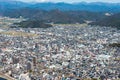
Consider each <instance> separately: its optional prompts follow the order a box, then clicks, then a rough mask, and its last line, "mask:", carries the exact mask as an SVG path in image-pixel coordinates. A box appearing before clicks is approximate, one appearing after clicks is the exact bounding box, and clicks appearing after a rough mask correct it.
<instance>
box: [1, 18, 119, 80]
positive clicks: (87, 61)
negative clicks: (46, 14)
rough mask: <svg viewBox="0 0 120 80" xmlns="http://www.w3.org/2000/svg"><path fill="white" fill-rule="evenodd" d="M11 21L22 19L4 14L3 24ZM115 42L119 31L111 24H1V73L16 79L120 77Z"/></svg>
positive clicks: (106, 79) (113, 79)
mask: <svg viewBox="0 0 120 80" xmlns="http://www.w3.org/2000/svg"><path fill="white" fill-rule="evenodd" d="M3 20H4V22H5V21H7V22H6V23H4V24H1V23H2V21H3ZM10 21H13V22H14V21H19V20H16V19H10V18H3V17H1V18H0V22H1V23H0V25H1V26H3V25H4V26H5V25H9V24H10V23H11V22H10ZM10 25H11V24H10ZM112 43H120V30H117V29H116V28H111V27H100V26H90V25H87V24H71V25H69V24H66V25H65V24H59V25H58V24H56V25H54V26H53V27H50V28H47V29H44V28H6V27H5V28H4V27H1V29H0V73H1V74H4V75H6V76H9V77H10V78H11V79H13V80H92V79H94V80H120V47H111V46H109V44H112Z"/></svg>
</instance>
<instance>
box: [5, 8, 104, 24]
mask: <svg viewBox="0 0 120 80" xmlns="http://www.w3.org/2000/svg"><path fill="white" fill-rule="evenodd" d="M4 16H8V17H12V18H18V17H20V16H22V17H24V18H27V19H30V20H40V21H44V22H47V23H48V22H53V23H84V22H85V20H88V21H96V20H99V19H102V18H104V17H105V15H104V13H100V12H89V11H61V10H58V9H56V10H50V11H46V10H40V9H33V8H22V9H14V10H9V11H5V12H4Z"/></svg>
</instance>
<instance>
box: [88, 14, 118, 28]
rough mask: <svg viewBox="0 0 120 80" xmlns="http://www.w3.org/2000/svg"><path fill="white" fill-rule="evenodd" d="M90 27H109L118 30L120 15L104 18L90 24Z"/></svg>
mask: <svg viewBox="0 0 120 80" xmlns="http://www.w3.org/2000/svg"><path fill="white" fill-rule="evenodd" d="M90 25H100V26H111V27H116V28H118V29H120V13H117V14H114V15H111V16H106V17H105V18H103V19H101V20H98V21H96V22H93V23H90Z"/></svg>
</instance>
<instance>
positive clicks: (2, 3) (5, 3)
mask: <svg viewBox="0 0 120 80" xmlns="http://www.w3.org/2000/svg"><path fill="white" fill-rule="evenodd" d="M25 7H29V8H33V9H42V10H54V9H59V10H65V11H66V10H73V11H76V10H82V11H92V12H112V13H113V12H120V3H102V2H93V3H86V2H81V3H74V4H68V3H51V2H48V3H25V2H20V1H14V0H0V11H1V10H6V9H7V10H8V9H18V8H25Z"/></svg>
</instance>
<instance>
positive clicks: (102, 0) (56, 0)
mask: <svg viewBox="0 0 120 80" xmlns="http://www.w3.org/2000/svg"><path fill="white" fill-rule="evenodd" d="M19 1H24V2H67V3H77V2H109V3H120V0H19Z"/></svg>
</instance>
